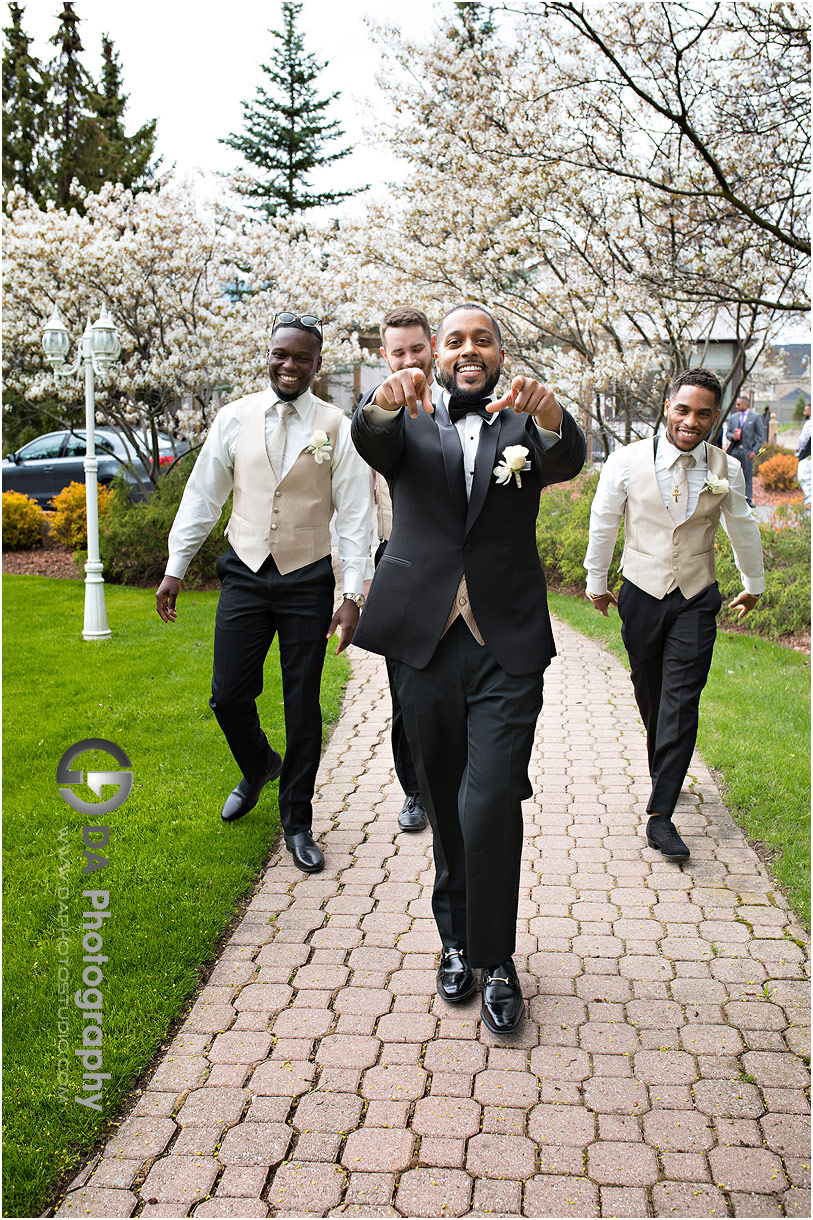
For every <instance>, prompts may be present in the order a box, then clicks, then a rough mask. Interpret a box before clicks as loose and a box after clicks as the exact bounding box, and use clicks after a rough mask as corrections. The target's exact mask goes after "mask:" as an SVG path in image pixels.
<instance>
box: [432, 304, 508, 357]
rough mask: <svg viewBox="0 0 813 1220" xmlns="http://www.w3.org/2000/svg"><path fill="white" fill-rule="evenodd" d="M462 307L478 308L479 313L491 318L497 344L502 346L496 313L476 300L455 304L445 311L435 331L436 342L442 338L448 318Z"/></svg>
mask: <svg viewBox="0 0 813 1220" xmlns="http://www.w3.org/2000/svg"><path fill="white" fill-rule="evenodd" d="M460 309H468V310H476V311H477V313H484V314H485V315H486V317H487V318H490V319H491V325H492V326H493V327H494V334H495V336H496V339H497V346H498V347H502V331H501V330H500V324H499V322H498V321H497V319H496V318H495V317H494V314H493V313H492V312H491V310H490V309H486V307H485V305H477V304H476V303H475V302H474V301H466V302H464V304H463V305H455V306H454V308H453V309H450V310H449V311H448V313H445V314H444V315H443V317H442V318H441V320H440V325H439V326H438V328H437V331H436V332H435V342H436V343H437V341H438V339H439V338H440V336H441V334H442V333H443V327H444V325H445V324H446V319H447V318H449V317H451V315H452V314H453V313H457V312H458V310H460Z"/></svg>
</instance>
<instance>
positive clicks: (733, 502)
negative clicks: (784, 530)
mask: <svg viewBox="0 0 813 1220" xmlns="http://www.w3.org/2000/svg"><path fill="white" fill-rule="evenodd" d="M682 452H684V451H683V450H680V449H676V448H675V446H674V445H673V444H672V443H671V441H669V440H667V438H666V436H665V435H662V436H661V437H660V439H659V441H658V451H657V453H656V455H655V477H656V478H657V480H658V488H659V490H660V493H661V496H662V498H663V503H664V506H665V507H668V506H669V503H670V501H671V499H672V488H673V485H674V479H675V473H676V472H674V471H673V470H672V467H673V466H674V464H675V462H676V461H677V459H678V458H679V457H680V455H681V453H682ZM690 453H691V456H692V457H693V458H694V460H695V464H694V466H690V467H689V469H688V470H687V471H686V479H687V482H688V484H689V497H688V501H687V504H686V517H687V518H688V517H690V516H691V515H692V513H693V512H694V510H695V508H696V507H697V501H698V498H699V496H700V492H701V491H702V489H703V485H704V484H705V482H706V479H707V477H708V471H709V467H708V461H707V459H706V442H705V441H701V442H700V444H699V445H696V446H695V448H694V449H692V450H690ZM726 466H727V467H728V483H729V492H728V495H726V496H725V498H724V500H723V511H722V514H721V520H722V523H723V529H724V530H725V532H726V533H727V534H728V537H729V539H730V540H731V546H732V549H733V551H734V559H735V562H736V564H737V568H738V569H739V572H740V575H741V576H742V580H743V587H744V589H745V591H746V593H751V594H754V595H756V594H759V593H763V592H764V591H765V573H764V569H763V566H762V544H761V542H760V537H759V526H758V525H757V520H756V517H755V516H754V514H753V512H752V511H751V509H750V507H749V505H748V501H747V500H746V498H745V475H744V474H743V470H742V466H741V465H740V463H739V462H738V461H737V459H736V458H732V457H729V456H728V455H727V454H726ZM629 475H630V468H629V453H628V451H627V449H626V447H624V448H622V449H615V450H614V451H613V452H612V453H611V454H610V456H609V457H608V458H607V461H606V462H605V463H604V468H603V470H602V472H601V477H600V479H599V482H598V487H597V488H596V495H595V499H594V500H593V507H592V509H591V510H590V539H589V542H588V545H587V554H586V555H585V557H584V566H585V568H587V592H588V593H593V594H594V595H595V596H596V597H600V596H601V595H602V594H603V593H606V592H607V571H608V569H609V567H610V564H611V563H612V558H613V550H614V548H615V540H616V537H617V536H618V527H619V525H620V524H621V521H622V520H623V517H624V507H625V505H626V503H627V492H628V488H629ZM673 587H674V588H677V582H676V581H675V582H674V586H673ZM669 592H671V589H670V590H669Z"/></svg>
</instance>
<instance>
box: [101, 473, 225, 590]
mask: <svg viewBox="0 0 813 1220" xmlns="http://www.w3.org/2000/svg"><path fill="white" fill-rule="evenodd" d="M196 459H197V454H193V453H190V454H186V455H185V456H184V457H182V458H181V459H180V460H179V461H177V462H175V463H174V464H173V465H172V466H171V467H170V469H169V470H168V471H167V472H166V474H163V475H162V476H161V477H160V479H159V480H158V484H157V486H156V488H155V490H154V491H153V493H152V495H151V496H150V497H149V499H148V500H138V501H135V502H131V500H130V488H129V486H128V485H127V484H124V485H122V486H119V485H118V484H114V495H113V499H112V502H111V505H110V511H109V512H108V513H107V516H106V517H105V519H104V521H103V522H101V523H100V527H99V528H100V532H101V540H100V548H101V557H102V562H103V563H104V574H105V580H110V581H112V582H113V583H114V584H120V585H138V586H141V587H149V586H155V587H156V588H157V586H158V585H159V584H160V583H161V579H162V577H163V575H164V572H165V571H166V566H167V538H168V536H169V531H170V528H171V526H172V522H173V521H174V520H175V514H176V513H177V511H178V505H179V504H180V502H181V496H182V495H183V489H184V486H185V485H186V480H187V479H188V478H189V475H190V473H191V471H192V467H193V466H194V464H195V461H196ZM230 515H231V496H229V499H228V500H227V501H226V504H225V505H224V508H223V512H222V513H221V515H220V519H219V521H218V522H217V524H216V525H215V527H214V529H213V530H212V531H211V533H210V534H209V536H208V538H207V539H206V541H205V542H204V543H203V546H202V547H201V548H200V550H199V551H198V553H197V555H196V556H195V558H194V559H193V560H192V562H191V564H190V565H189V570H188V571H187V573H186V576H185V578H184V582H185V584H186V586H187V587H188V588H190V589H195V588H199V587H200V586H201V585H202V584H205V583H210V582H213V581H216V580H217V570H216V565H217V560H218V557H219V556H220V555H222V554H223V552H224V551H225V550H226V548H227V546H228V544H227V542H226V540H225V538H224V537H223V534H224V531H225V529H226V524H227V522H228V520H229V516H230Z"/></svg>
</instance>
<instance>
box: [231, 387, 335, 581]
mask: <svg viewBox="0 0 813 1220" xmlns="http://www.w3.org/2000/svg"><path fill="white" fill-rule="evenodd" d="M266 401H267V398H266V396H265V395H261V394H257V395H251V396H250V397H248V398H246V399H245V401H244V404H243V406H242V407H241V410H240V428H239V431H238V433H237V447H236V449H235V452H234V506H233V509H232V514H231V517H230V518H229V524H228V526H227V527H226V537H227V538H228V540H229V542H230V543H231V545H232V548H233V549H234V551H235V553H236V554H237V555H238V556H239V558H240V559H242V561H243V563H244V564H246V566H247V567H249V568H251V570H252V572H257V571H259V569H260V568H261V567H262V565H263V563H264V562H265V560H266V559H267V558H268V556H269V555H273V556H274V562H275V563H276V565H277V568H278V569H279V571H280V573H281V574H282V575H283V576H284V575H286V573H288V572H294V571H295V570H296V569H297V568H304V567H305V566H306V564H309V563H315V561H316V560H317V559H323V558H324V556H325V555H329V554H330V528H329V527H330V518H331V517H332V516H333V489H332V484H331V479H330V469H331V460H330V457H328V458H326V459H325V461H323V462H321V463H320V462H317V461H316V458H315V457H314V455H313V454H312V453H309V452H308V450H307V449H303V450H302V452H301V453H300V454H299V456H298V457H297V459H296V461H295V462H294V464H293V466H292V467H291V469H290V470H289V471H288V473H287V474H286V475H285V478H284V479H282V480H281V481H280V482H279V483H277V480H276V476H275V475H274V471H273V470H272V468H271V463H270V461H269V460H268V452H267V450H266V447H265V410H264V406H265V402H266ZM314 402H315V403H316V412H315V414H314V418H313V429H314V431H316V430H317V429H321V430H322V431H323V432H326V433H327V435H328V436H329V437H330V443H331V455H333V454H335V452H336V442H337V440H338V436H339V426H340V424H341V421H342V412H341V411H340V410H339V409H338V408H337V407H331V406H330V405H329V404H328V403H326V402H322V401H321V399H318V398H315V399H314Z"/></svg>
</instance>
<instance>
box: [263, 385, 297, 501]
mask: <svg viewBox="0 0 813 1220" xmlns="http://www.w3.org/2000/svg"><path fill="white" fill-rule="evenodd" d="M276 410H277V415H278V416H279V423H278V424H277V426H276V428H275V429H274V431H273V432H272V433H271V436H270V438H269V439H268V441H267V443H266V449H267V451H268V460H269V462H270V463H271V469H272V470H273V472H274V474H275V476H276V479H277V482H278V483H281V482H282V461H283V458H284V457H285V442H286V441H287V439H288V420H289V419H290V418H291V416H292V415H293V413H294V405H293V403H290V402H278V403H277V404H276Z"/></svg>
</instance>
